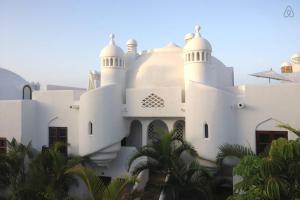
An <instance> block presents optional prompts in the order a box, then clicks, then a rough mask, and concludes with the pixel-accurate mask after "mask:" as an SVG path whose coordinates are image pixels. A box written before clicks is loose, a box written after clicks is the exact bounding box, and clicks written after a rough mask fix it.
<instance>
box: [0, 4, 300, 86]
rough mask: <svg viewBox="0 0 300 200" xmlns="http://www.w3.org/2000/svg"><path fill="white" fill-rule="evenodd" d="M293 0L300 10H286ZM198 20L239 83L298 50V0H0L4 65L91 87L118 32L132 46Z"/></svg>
mask: <svg viewBox="0 0 300 200" xmlns="http://www.w3.org/2000/svg"><path fill="white" fill-rule="evenodd" d="M288 5H291V6H292V8H293V10H294V14H295V16H294V17H293V18H285V17H283V13H284V10H285V9H286V7H287V6H288ZM195 24H200V26H201V33H202V35H203V36H204V37H205V38H206V39H208V40H209V41H210V43H211V44H212V47H213V55H214V56H216V57H217V58H219V59H220V60H221V61H222V62H224V64H225V65H227V66H233V67H234V70H235V80H236V83H237V84H253V83H257V82H261V81H258V80H257V79H256V78H253V77H250V76H248V74H249V73H254V72H258V71H263V70H267V69H269V68H271V67H272V68H273V69H275V70H277V71H279V67H280V64H281V63H282V62H284V61H286V60H288V59H289V58H290V56H291V55H292V54H293V53H295V52H300V1H299V0H264V1H262V0H251V1H241V0H239V1H238V0H235V1H234V0H226V1H221V0H219V1H216V0H210V1H208V0H206V1H201V0H195V1H193V0H189V1H175V0H173V1H163V0H160V1H159V0H158V1H154V0H147V1H146V0H127V1H124V0H119V1H116V0H110V1H100V0H99V1H89V0H87V1H79V0H72V1H71V0H69V1H65V0H48V1H46V0H44V1H41V0H36V1H34V0H0V67H3V68H8V69H10V70H13V71H15V72H17V73H19V74H20V75H22V76H23V77H24V78H25V79H27V80H29V81H39V82H41V83H42V84H46V83H49V84H62V85H71V86H81V87H86V85H87V73H88V70H90V69H96V70H100V66H99V59H98V55H99V53H100V51H101V49H102V48H103V47H104V46H105V45H106V44H107V42H108V35H109V33H110V32H113V33H115V35H116V41H117V43H118V45H119V46H121V47H122V48H123V49H124V50H126V45H125V43H126V41H127V39H128V38H135V39H136V40H137V41H138V45H139V46H138V49H139V50H144V49H149V48H155V47H161V46H164V45H165V44H167V43H168V42H170V41H173V42H175V43H177V44H179V45H180V46H182V45H183V37H184V35H185V34H186V33H188V32H193V31H194V26H195Z"/></svg>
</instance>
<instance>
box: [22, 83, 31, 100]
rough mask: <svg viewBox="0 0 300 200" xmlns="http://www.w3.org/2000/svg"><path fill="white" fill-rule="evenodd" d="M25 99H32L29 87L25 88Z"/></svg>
mask: <svg viewBox="0 0 300 200" xmlns="http://www.w3.org/2000/svg"><path fill="white" fill-rule="evenodd" d="M23 99H32V90H31V87H30V86H29V85H24V87H23Z"/></svg>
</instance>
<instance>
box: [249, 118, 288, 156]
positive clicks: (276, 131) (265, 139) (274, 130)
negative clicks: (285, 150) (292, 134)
mask: <svg viewBox="0 0 300 200" xmlns="http://www.w3.org/2000/svg"><path fill="white" fill-rule="evenodd" d="M280 123H282V122H280V121H279V120H276V119H273V118H269V119H267V120H264V121H262V122H260V123H259V124H258V125H257V126H256V128H255V140H256V153H257V154H260V153H263V152H265V150H266V148H268V146H269V145H270V144H271V143H272V141H273V140H276V139H278V138H286V139H287V138H288V131H286V130H282V129H281V128H278V127H277V125H278V124H280Z"/></svg>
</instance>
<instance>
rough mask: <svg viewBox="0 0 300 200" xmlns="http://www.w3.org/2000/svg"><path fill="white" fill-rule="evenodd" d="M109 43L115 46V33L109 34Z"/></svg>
mask: <svg viewBox="0 0 300 200" xmlns="http://www.w3.org/2000/svg"><path fill="white" fill-rule="evenodd" d="M109 43H110V44H115V34H113V33H111V34H109Z"/></svg>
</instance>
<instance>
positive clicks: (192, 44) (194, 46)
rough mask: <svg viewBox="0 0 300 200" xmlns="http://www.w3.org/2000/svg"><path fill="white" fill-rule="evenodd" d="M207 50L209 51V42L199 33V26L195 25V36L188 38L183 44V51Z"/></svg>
mask: <svg viewBox="0 0 300 200" xmlns="http://www.w3.org/2000/svg"><path fill="white" fill-rule="evenodd" d="M197 50H208V51H211V50H212V48H211V45H210V43H209V42H208V41H207V40H206V39H205V38H203V37H201V35H200V26H198V25H197V26H196V27H195V36H194V37H193V38H192V39H189V40H188V42H187V44H186V45H185V46H184V51H197Z"/></svg>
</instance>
